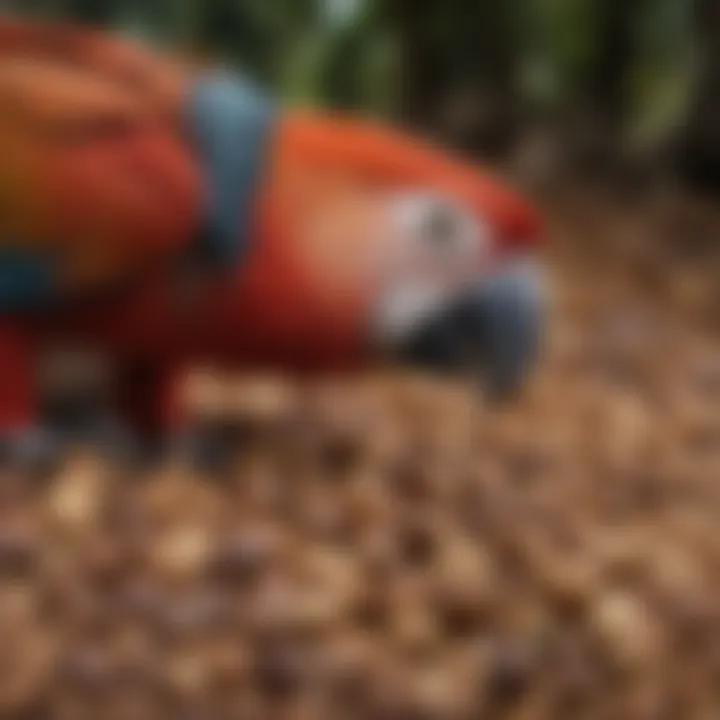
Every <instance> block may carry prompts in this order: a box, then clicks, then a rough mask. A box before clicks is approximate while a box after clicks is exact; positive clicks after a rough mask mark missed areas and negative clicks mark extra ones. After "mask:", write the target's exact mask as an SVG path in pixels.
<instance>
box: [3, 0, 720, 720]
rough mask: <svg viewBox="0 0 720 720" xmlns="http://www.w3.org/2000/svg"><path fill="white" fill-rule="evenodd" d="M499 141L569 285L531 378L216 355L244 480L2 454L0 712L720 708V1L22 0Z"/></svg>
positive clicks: (493, 156)
mask: <svg viewBox="0 0 720 720" xmlns="http://www.w3.org/2000/svg"><path fill="white" fill-rule="evenodd" d="M0 9H3V10H9V11H12V12H14V13H17V14H19V15H24V16H28V17H38V18H62V19H72V20H75V21H78V22H86V23H92V24H94V25H98V24H99V25H102V26H107V27H108V28H112V30H113V31H115V32H121V33H127V34H128V35H131V36H134V37H140V38H144V39H147V40H148V41H149V42H151V43H153V44H156V45H158V46H162V47H165V48H167V49H169V50H172V51H173V52H182V53H187V54H189V55H195V56H201V57H211V58H218V59H223V60H227V61H229V62H232V63H233V64H236V65H237V66H238V67H240V68H243V69H244V70H245V71H246V72H248V73H249V74H250V75H251V76H252V77H254V78H256V79H257V80H258V81H259V82H260V83H262V84H263V85H265V86H266V87H268V88H269V89H270V90H272V92H274V93H275V94H277V95H279V96H281V97H283V98H284V99H285V101H286V102H287V103H288V104H293V105H313V106H320V107H334V108H343V109H347V110H350V111H352V112H353V113H357V114H371V115H373V116H380V117H383V118H386V119H388V120H389V121H392V122H394V123H398V124H401V125H402V126H404V127H407V128H411V129H414V130H417V131H421V132H423V133H425V134H429V135H431V136H433V137H435V138H437V139H440V140H441V141H442V142H444V143H446V144H448V145H450V146H453V147H455V148H458V149H459V150H461V151H462V152H464V153H466V154H468V155H470V156H472V157H474V158H476V159H477V160H478V162H484V163H489V164H492V165H493V166H494V167H496V168H497V169H498V170H500V171H501V172H502V173H503V174H505V175H506V177H508V179H509V180H510V181H511V182H512V183H513V184H515V185H517V186H518V187H520V188H522V189H523V190H524V191H525V192H526V193H527V194H528V196H529V197H531V198H533V199H534V201H535V202H536V203H537V204H538V206H539V207H541V208H542V210H543V212H544V213H545V216H546V218H547V221H548V225H549V233H548V239H549V242H548V247H547V250H546V254H547V258H548V263H549V268H550V273H551V278H552V293H553V301H554V306H555V309H554V313H553V320H552V325H551V327H550V330H549V338H548V343H547V352H546V355H545V357H544V359H543V363H542V367H541V368H540V370H539V372H538V373H537V376H536V377H535V378H533V380H532V382H531V383H530V386H529V387H528V389H527V391H526V393H525V394H524V395H523V397H522V398H521V399H520V400H519V401H518V402H517V403H514V404H513V405H512V406H510V407H505V408H502V409H497V408H496V409H493V408H486V407H483V406H481V404H479V403H478V402H477V398H475V397H474V396H471V395H470V394H469V393H468V392H466V391H465V390H464V389H463V388H458V387H451V386H448V385H438V384H436V383H433V382H431V381H430V380H429V379H427V378H424V379H420V378H415V377H410V376H399V377H398V376H392V377H385V376H382V377H372V378H358V379H354V380H337V379H332V380H327V381H325V382H323V381H319V382H317V383H311V384H310V386H304V387H298V386H296V385H294V384H293V383H291V382H289V381H288V380H286V379H283V378H249V379H248V378H243V379H236V378H224V379H223V378H217V377H212V378H202V379H201V382H200V384H201V386H202V387H201V388H200V391H199V392H198V397H199V398H200V401H199V402H200V403H201V404H203V403H204V404H206V405H208V406H211V411H212V413H216V414H217V415H219V416H223V417H225V418H229V419H230V420H231V422H230V424H231V425H234V432H235V437H236V449H237V453H236V455H237V457H236V458H235V460H234V462H233V463H232V464H231V466H230V467H229V468H227V469H226V470H225V471H224V472H223V473H221V474H220V476H218V477H212V478H209V477H206V476H204V475H200V474H198V473H194V472H192V471H189V470H188V469H187V468H179V467H174V466H173V467H168V468H165V469H161V470H160V471H155V470H148V471H143V472H142V473H138V472H136V471H130V470H128V469H127V468H118V467H113V466H112V465H109V464H108V463H107V462H105V461H103V460H102V459H98V458H95V457H91V456H88V455H87V454H84V453H79V454H78V456H77V457H75V458H73V459H71V461H70V462H69V463H68V465H67V466H66V467H65V468H64V469H63V470H62V471H61V472H60V473H59V474H55V475H53V476H51V477H46V478H43V479H42V480H36V479H34V480H33V481H32V482H29V481H28V479H27V478H24V477H21V476H19V475H18V474H16V473H10V472H8V473H6V474H4V475H3V476H2V477H1V478H0V493H1V495H2V497H1V498H0V638H1V641H0V716H2V717H3V718H18V720H22V719H25V718H28V719H29V718H33V719H38V718H56V717H57V718H67V719H68V720H82V718H93V720H96V719H98V718H117V719H118V720H130V719H131V718H132V719H135V718H148V719H151V718H165V717H167V718H173V720H176V719H177V718H203V719H206V718H207V719H208V720H215V718H218V719H225V718H227V719H228V720H231V719H233V718H251V717H252V718H276V717H277V718H287V719H288V720H289V719H290V718H298V719H300V718H302V719H303V720H316V719H318V718H333V720H335V719H337V718H348V719H357V720H361V719H362V720H364V719H365V718H367V720H446V719H447V720H454V719H458V720H471V719H475V718H488V719H491V718H493V719H494V718H505V717H507V718H522V719H524V720H535V719H536V718H538V719H539V718H547V720H561V719H564V718H568V719H572V720H576V719H579V718H598V719H603V720H604V719H605V718H608V719H611V718H612V719H615V720H634V719H635V718H639V719H647V720H661V719H663V720H665V719H666V720H686V719H687V720H712V719H713V718H716V717H718V716H720V535H719V534H718V532H717V527H718V520H719V519H720V483H719V482H718V480H719V479H720V337H719V336H718V331H720V314H719V313H720V205H719V202H720V200H718V198H717V197H716V195H715V192H716V190H718V189H720V3H718V2H717V0H503V1H502V2H499V1H498V0H16V1H15V2H10V1H9V0H5V1H4V2H0Z"/></svg>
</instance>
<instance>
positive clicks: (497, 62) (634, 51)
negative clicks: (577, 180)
mask: <svg viewBox="0 0 720 720" xmlns="http://www.w3.org/2000/svg"><path fill="white" fill-rule="evenodd" d="M716 5H717V4H716V3H714V2H713V1H712V0H633V1H632V2H623V1H621V0H610V1H601V0H508V1H507V2H503V3H495V2H492V1H491V0H477V1H474V0H473V1H472V2H471V1H470V0H449V1H448V2H435V1H434V0H418V1H411V0H207V1H204V0H17V1H13V0H5V1H4V2H3V3H2V6H1V7H3V8H5V9H8V10H13V11H15V12H18V13H22V14H24V15H29V16H37V17H44V18H63V19H72V20H75V21H78V22H88V23H92V24H100V25H104V26H109V27H112V28H113V29H115V30H119V31H121V32H125V33H129V34H131V35H135V36H140V37H143V38H147V39H149V40H151V41H152V42H154V43H159V44H162V45H163V46H166V47H168V48H171V49H173V50H174V51H181V52H188V53H193V54H196V53H201V54H203V55H207V54H209V55H212V56H214V57H221V58H223V59H225V60H229V61H231V62H233V63H237V64H238V65H240V66H242V67H243V68H245V69H246V70H247V71H248V72H249V73H250V74H251V75H252V76H254V77H255V78H257V79H258V80H260V81H262V82H263V83H264V84H265V85H266V86H268V87H269V88H272V89H273V90H274V91H275V92H276V93H277V94H279V95H281V96H282V97H284V98H285V99H286V101H288V102H292V103H301V104H313V105H325V106H332V107H341V108H346V109H351V110H353V111H355V112H367V113H373V114H381V115H384V116H387V117H391V118H393V119H396V120H400V121H402V122H404V123H407V124H409V125H412V126H414V127H418V128H422V129H423V130H424V131H425V132H429V133H432V134H434V135H437V136H439V137H441V138H443V139H444V140H446V141H449V142H451V143H453V144H454V145H456V146H458V147H460V148H462V149H464V150H466V151H468V152H471V153H474V154H476V155H480V156H490V157H493V158H502V159H506V158H508V157H511V156H513V155H517V154H518V153H521V154H522V151H523V150H525V151H527V150H528V149H529V148H530V146H532V147H536V146H537V145H538V144H540V142H541V138H542V143H543V144H544V146H546V147H545V149H546V152H547V153H548V154H550V153H551V154H552V155H553V162H554V163H556V164H562V165H564V166H567V165H577V164H582V166H583V167H584V169H585V170H587V171H590V170H592V171H595V172H600V171H607V170H608V169H609V168H615V169H617V167H616V166H617V164H618V163H621V162H626V163H629V162H631V161H632V162H634V163H636V164H637V165H639V164H641V162H642V164H648V163H656V164H658V163H659V164H663V163H664V164H675V165H676V166H677V165H679V166H681V167H680V168H677V167H676V169H681V170H685V171H688V172H690V173H691V174H693V175H697V174H700V175H703V178H704V179H705V180H706V181H709V180H710V177H708V176H711V175H712V174H713V169H715V168H714V166H713V163H720V150H719V149H718V146H719V145H720V139H719V138H718V130H717V126H718V123H717V119H718V117H717V116H718V113H719V112H720V110H718V100H717V97H716V96H717V93H718V83H720V80H718V78H719V77H720V72H719V71H718V65H719V64H720V55H719V54H718V50H717V47H716V44H717V43H716V38H717V35H716V34H717V32H718V24H719V23H720V19H719V18H718V15H719V13H720V11H719V10H718V8H717V6H716ZM681 150H682V151H681ZM678 153H679V154H680V155H681V157H678ZM558 156H559V157H558ZM556 169H558V168H556Z"/></svg>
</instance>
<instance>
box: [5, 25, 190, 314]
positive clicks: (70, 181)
mask: <svg viewBox="0 0 720 720" xmlns="http://www.w3.org/2000/svg"><path fill="white" fill-rule="evenodd" d="M2 47H3V44H2V32H0V157H2V159H3V161H2V163H0V250H2V251H3V252H4V251H6V250H9V251H11V252H10V255H11V256H12V257H13V258H15V260H14V261H13V262H16V261H17V257H19V256H21V257H23V258H25V259H24V260H23V262H29V263H30V264H31V265H33V266H34V267H35V266H37V264H38V263H40V262H42V264H43V267H45V268H47V267H51V268H52V270H51V271H49V270H43V272H42V273H36V274H38V276H42V277H44V278H46V279H45V281H44V282H51V283H52V288H50V289H47V288H46V289H44V290H43V291H42V293H40V295H42V297H45V298H63V297H65V296H67V295H72V294H77V293H78V292H82V291H84V290H86V289H89V288H93V287H103V286H104V285H107V284H108V283H114V282H117V281H119V280H120V279H121V278H125V277H128V276H132V275H133V274H136V273H137V272H139V271H141V270H143V269H145V268H149V267H150V266H151V265H153V264H154V263H159V262H163V261H166V260H167V258H168V257H169V256H171V255H173V254H176V253H179V252H180V251H181V250H182V249H184V248H185V247H186V246H187V245H188V244H189V243H190V242H191V240H192V238H193V235H194V234H195V232H196V228H197V225H198V222H199V214H200V212H201V187H202V182H201V178H200V175H199V172H198V168H197V166H196V161H195V158H194V157H193V155H192V152H191V150H190V148H189V146H188V145H187V143H186V142H185V141H184V138H182V137H181V135H180V131H179V129H178V128H176V127H175V126H174V124H173V123H172V122H170V121H169V120H168V118H167V116H165V115H163V114H162V113H159V112H158V108H157V106H156V105H155V104H154V103H153V102H151V101H149V100H148V98H147V97H146V95H145V94H143V93H139V92H137V90H136V89H135V88H134V87H132V86H129V85H128V84H127V83H125V82H122V81H119V80H117V79H116V78H115V76H114V75H113V74H112V73H109V74H108V73H107V72H105V71H102V70H99V69H98V68H96V67H94V66H93V65H92V63H85V64H83V63H73V62H67V61H65V60H57V59H55V58H53V57H52V54H51V53H49V52H47V53H46V54H45V55H44V56H42V53H39V54H38V56H37V57H35V56H33V55H32V54H31V53H27V52H26V51H23V52H16V53H11V52H9V51H7V52H5V53H3V52H2ZM23 47H27V46H23ZM5 49H6V50H7V47H6V48H5ZM84 57H88V56H87V55H85V56H84ZM18 254H19V255H18ZM30 257H32V262H31V261H30V260H29V258H30ZM4 260H6V258H5V257H4V256H3V254H2V253H0V266H1V265H2V263H3V261H4ZM11 264H12V263H10V265H11ZM3 287H7V288H14V287H16V284H14V283H10V284H6V285H5V286H3V285H2V283H0V311H3V310H5V309H6V307H10V306H12V307H13V308H14V307H15V306H16V305H17V302H16V301H17V300H18V298H17V294H13V293H14V292H15V291H12V292H11V291H10V290H8V299H9V301H12V302H9V304H6V305H5V306H4V305H3V292H2V288H3ZM21 300H22V298H21ZM21 304H22V303H21Z"/></svg>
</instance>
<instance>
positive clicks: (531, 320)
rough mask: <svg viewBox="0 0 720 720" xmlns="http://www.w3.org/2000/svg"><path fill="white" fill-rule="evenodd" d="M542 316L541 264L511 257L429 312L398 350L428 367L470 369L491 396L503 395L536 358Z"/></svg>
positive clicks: (521, 380) (514, 386) (507, 394)
mask: <svg viewBox="0 0 720 720" xmlns="http://www.w3.org/2000/svg"><path fill="white" fill-rule="evenodd" d="M545 319H546V292H545V283H544V275H543V272H542V268H541V267H540V265H539V264H537V263H533V262H530V261H515V262H513V263H512V264H510V265H508V266H506V267H504V268H503V269H502V270H500V271H499V272H497V273H496V274H493V275H492V276H490V277H485V278H483V279H482V280H478V281H477V282H476V283H475V284H472V285H470V286H469V287H467V288H466V289H464V290H463V291H462V292H461V294H460V295H459V297H457V298H455V299H453V300H452V301H451V302H449V303H447V304H445V305H444V306H443V308H442V309H441V310H440V311H439V312H437V313H435V314H433V315H431V316H429V317H428V318H427V319H426V320H425V321H424V322H423V323H421V324H420V325H419V326H418V327H417V329H416V330H415V331H414V332H413V334H412V335H411V336H410V337H409V338H407V340H406V342H405V343H404V347H403V348H402V350H401V355H402V358H403V359H404V360H405V361H408V362H410V363H411V364H413V365H416V366H420V367H423V368H425V369H429V370H433V371H441V372H453V373H454V372H457V371H470V372H471V373H472V374H473V376H475V377H480V379H481V381H482V384H483V386H484V389H485V390H486V391H487V393H488V395H489V396H490V397H491V398H493V399H499V400H503V399H508V398H510V397H512V396H514V395H515V394H517V393H518V392H519V391H520V390H521V389H522V386H523V384H524V382H525V380H526V379H527V376H528V374H529V373H530V372H531V371H532V369H533V367H534V366H535V364H536V363H537V361H538V358H539V354H540V350H541V345H542V340H543V335H544V333H543V330H544V325H545Z"/></svg>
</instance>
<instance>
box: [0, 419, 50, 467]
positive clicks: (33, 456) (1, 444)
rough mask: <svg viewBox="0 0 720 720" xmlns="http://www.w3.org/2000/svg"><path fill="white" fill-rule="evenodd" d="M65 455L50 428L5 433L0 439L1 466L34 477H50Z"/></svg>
mask: <svg viewBox="0 0 720 720" xmlns="http://www.w3.org/2000/svg"><path fill="white" fill-rule="evenodd" d="M63 455H64V452H63V449H62V444H61V442H60V440H59V438H58V437H57V436H56V435H55V434H54V433H53V432H52V431H50V430H49V429H48V428H41V427H37V428H31V429H28V430H23V431H18V432H6V433H3V434H2V435H1V436H0V467H2V468H5V469H8V468H11V469H16V470H19V471H21V472H23V473H29V474H31V475H33V476H38V475H43V476H45V475H49V474H51V473H52V472H53V471H55V470H56V469H57V468H58V467H59V466H60V463H61V462H62V457H63Z"/></svg>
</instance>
